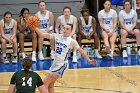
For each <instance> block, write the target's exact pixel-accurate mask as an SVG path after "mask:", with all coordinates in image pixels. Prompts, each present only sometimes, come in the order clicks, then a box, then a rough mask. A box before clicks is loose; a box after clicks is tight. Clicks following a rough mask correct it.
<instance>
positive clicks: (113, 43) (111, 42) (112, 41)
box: [109, 32, 117, 59]
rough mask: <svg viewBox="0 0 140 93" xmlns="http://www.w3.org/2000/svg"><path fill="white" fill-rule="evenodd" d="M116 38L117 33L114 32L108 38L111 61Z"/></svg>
mask: <svg viewBox="0 0 140 93" xmlns="http://www.w3.org/2000/svg"><path fill="white" fill-rule="evenodd" d="M116 38H117V32H114V33H113V35H112V36H111V37H110V38H109V42H110V47H111V52H110V54H109V56H110V58H111V59H113V53H114V49H115V40H116Z"/></svg>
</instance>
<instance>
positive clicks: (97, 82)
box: [0, 66, 140, 93]
mask: <svg viewBox="0 0 140 93" xmlns="http://www.w3.org/2000/svg"><path fill="white" fill-rule="evenodd" d="M37 73H38V74H39V75H40V76H41V77H42V79H43V78H44V77H45V76H46V75H47V74H48V71H38V72H37ZM12 74H13V73H10V72H6V73H0V93H6V90H7V88H8V83H9V81H10V78H11V76H12ZM55 89H56V93H140V67H139V66H133V67H131V66H130V67H128V66H127V67H110V68H82V69H70V70H67V71H66V73H65V75H64V77H63V78H62V79H59V80H58V81H57V83H56V85H55Z"/></svg>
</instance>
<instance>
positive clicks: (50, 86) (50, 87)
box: [44, 73, 59, 93]
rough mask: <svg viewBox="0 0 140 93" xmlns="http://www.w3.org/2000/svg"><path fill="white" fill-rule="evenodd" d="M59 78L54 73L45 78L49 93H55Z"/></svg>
mask: <svg viewBox="0 0 140 93" xmlns="http://www.w3.org/2000/svg"><path fill="white" fill-rule="evenodd" d="M58 78H59V76H58V75H56V74H54V73H49V74H48V76H46V77H45V78H44V85H45V87H46V89H47V92H48V93H55V92H54V83H55V81H56V80H57V79H58Z"/></svg>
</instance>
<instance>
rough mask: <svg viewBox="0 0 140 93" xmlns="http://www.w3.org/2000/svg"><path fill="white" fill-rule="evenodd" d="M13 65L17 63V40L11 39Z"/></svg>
mask: <svg viewBox="0 0 140 93" xmlns="http://www.w3.org/2000/svg"><path fill="white" fill-rule="evenodd" d="M12 62H13V63H17V38H16V37H15V38H14V39H13V61H12Z"/></svg>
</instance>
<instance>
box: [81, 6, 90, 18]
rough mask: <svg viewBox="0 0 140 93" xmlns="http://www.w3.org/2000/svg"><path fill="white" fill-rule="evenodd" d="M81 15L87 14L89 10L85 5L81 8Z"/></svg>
mask: <svg viewBox="0 0 140 93" xmlns="http://www.w3.org/2000/svg"><path fill="white" fill-rule="evenodd" d="M80 12H81V14H82V15H83V14H84V13H85V12H87V13H88V14H89V9H88V8H87V5H86V4H84V5H83V7H82V10H81V11H80Z"/></svg>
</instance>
